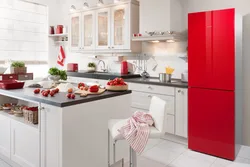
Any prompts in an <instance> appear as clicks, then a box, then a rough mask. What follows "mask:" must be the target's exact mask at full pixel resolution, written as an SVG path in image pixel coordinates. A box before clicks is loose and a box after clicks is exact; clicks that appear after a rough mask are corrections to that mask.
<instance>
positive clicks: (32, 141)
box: [11, 121, 39, 167]
mask: <svg viewBox="0 0 250 167" xmlns="http://www.w3.org/2000/svg"><path fill="white" fill-rule="evenodd" d="M11 160H12V161H14V162H15V163H17V164H19V165H21V166H24V167H39V131H38V129H36V128H33V127H28V126H27V125H24V124H22V123H19V122H16V121H11Z"/></svg>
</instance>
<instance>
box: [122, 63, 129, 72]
mask: <svg viewBox="0 0 250 167" xmlns="http://www.w3.org/2000/svg"><path fill="white" fill-rule="evenodd" d="M121 74H128V62H127V61H122V63H121Z"/></svg>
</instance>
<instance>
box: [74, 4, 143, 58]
mask: <svg viewBox="0 0 250 167" xmlns="http://www.w3.org/2000/svg"><path fill="white" fill-rule="evenodd" d="M70 27H71V30H70V33H71V34H70V38H71V39H70V42H71V44H70V46H71V51H77V52H83V53H84V52H88V53H89V52H94V53H95V52H98V53H101V52H103V53H140V52H141V44H140V43H139V42H133V41H131V40H132V36H133V34H135V33H138V32H139V3H138V2H137V1H134V0H130V1H123V2H121V3H118V4H111V5H105V6H103V7H101V8H100V7H99V8H91V9H89V10H88V11H78V12H77V13H74V14H72V15H71V26H70Z"/></svg>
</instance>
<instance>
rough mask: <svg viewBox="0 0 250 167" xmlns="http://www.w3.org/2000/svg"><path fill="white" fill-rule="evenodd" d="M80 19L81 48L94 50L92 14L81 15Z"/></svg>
mask: <svg viewBox="0 0 250 167" xmlns="http://www.w3.org/2000/svg"><path fill="white" fill-rule="evenodd" d="M82 18H83V24H82V25H83V26H82V28H83V34H82V35H83V36H82V45H83V46H82V47H83V49H84V50H87V49H94V26H95V25H94V12H86V13H83V14H82Z"/></svg>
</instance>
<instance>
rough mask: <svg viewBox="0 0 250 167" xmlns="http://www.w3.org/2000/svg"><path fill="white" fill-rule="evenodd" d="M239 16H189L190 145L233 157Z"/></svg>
mask: <svg viewBox="0 0 250 167" xmlns="http://www.w3.org/2000/svg"><path fill="white" fill-rule="evenodd" d="M241 38H242V17H240V16H239V15H236V13H235V9H226V10H215V11H207V12H199V13H190V14H189V15H188V72H189V74H188V77H189V78H188V81H189V83H188V87H189V88H188V147H189V149H191V150H194V151H198V152H202V153H206V154H210V155H213V156H217V157H221V158H225V159H229V160H234V159H235V156H236V154H237V152H238V150H239V144H241V131H242V130H241V129H242V128H241V122H242V105H241V101H242V99H241V97H242V90H241V89H242V76H241V73H242V61H241V57H242V49H241V46H242V39H241Z"/></svg>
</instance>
